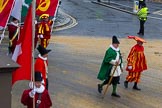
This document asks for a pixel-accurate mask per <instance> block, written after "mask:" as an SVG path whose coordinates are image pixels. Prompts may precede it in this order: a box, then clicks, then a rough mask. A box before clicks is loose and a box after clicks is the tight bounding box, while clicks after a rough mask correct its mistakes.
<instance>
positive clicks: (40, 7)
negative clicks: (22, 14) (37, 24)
mask: <svg viewBox="0 0 162 108" xmlns="http://www.w3.org/2000/svg"><path fill="white" fill-rule="evenodd" d="M36 4H37V8H36V15H38V16H40V15H42V14H49V16H54V15H55V13H56V11H57V7H58V5H59V1H58V0H37V1H36Z"/></svg>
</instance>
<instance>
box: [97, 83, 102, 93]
mask: <svg viewBox="0 0 162 108" xmlns="http://www.w3.org/2000/svg"><path fill="white" fill-rule="evenodd" d="M98 92H99V93H102V86H101V84H98Z"/></svg>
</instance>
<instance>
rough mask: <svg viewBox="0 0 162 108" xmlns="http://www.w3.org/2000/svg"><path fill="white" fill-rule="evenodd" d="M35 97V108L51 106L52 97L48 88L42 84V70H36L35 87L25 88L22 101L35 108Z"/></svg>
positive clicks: (29, 107) (30, 107)
mask: <svg viewBox="0 0 162 108" xmlns="http://www.w3.org/2000/svg"><path fill="white" fill-rule="evenodd" d="M34 97H35V108H50V107H51V106H52V101H51V99H50V96H49V93H48V90H46V88H45V87H44V85H43V84H42V75H41V72H39V71H35V82H34V87H33V86H32V87H30V89H26V90H24V92H23V94H22V97H21V103H22V104H23V105H24V106H27V108H33V98H34Z"/></svg>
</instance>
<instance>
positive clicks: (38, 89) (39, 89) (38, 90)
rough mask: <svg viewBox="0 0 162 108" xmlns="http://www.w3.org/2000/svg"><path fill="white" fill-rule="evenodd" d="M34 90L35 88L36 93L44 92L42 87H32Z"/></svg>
mask: <svg viewBox="0 0 162 108" xmlns="http://www.w3.org/2000/svg"><path fill="white" fill-rule="evenodd" d="M34 88H35V91H36V92H37V93H43V92H44V90H45V87H44V85H41V86H40V88H36V87H34Z"/></svg>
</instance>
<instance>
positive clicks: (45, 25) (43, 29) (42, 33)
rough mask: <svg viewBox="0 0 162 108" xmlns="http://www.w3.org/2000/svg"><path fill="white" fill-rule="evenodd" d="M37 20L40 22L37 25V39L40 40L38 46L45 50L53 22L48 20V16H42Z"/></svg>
mask: <svg viewBox="0 0 162 108" xmlns="http://www.w3.org/2000/svg"><path fill="white" fill-rule="evenodd" d="M39 18H40V19H41V20H42V21H41V22H40V24H39V29H38V37H39V38H40V45H41V46H43V47H44V48H46V47H47V46H48V44H49V40H50V38H51V30H52V28H51V26H52V24H53V21H52V20H50V19H49V14H42V15H41V16H40V17H39Z"/></svg>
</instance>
